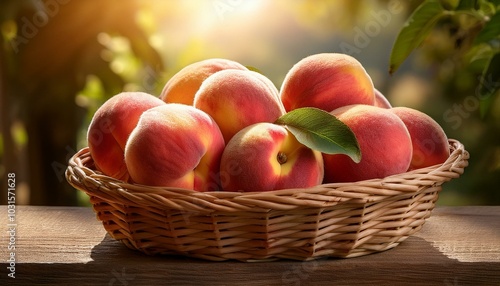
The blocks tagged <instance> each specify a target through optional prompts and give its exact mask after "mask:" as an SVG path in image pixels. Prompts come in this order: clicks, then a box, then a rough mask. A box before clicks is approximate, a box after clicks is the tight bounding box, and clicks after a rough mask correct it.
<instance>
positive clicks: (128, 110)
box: [87, 92, 165, 181]
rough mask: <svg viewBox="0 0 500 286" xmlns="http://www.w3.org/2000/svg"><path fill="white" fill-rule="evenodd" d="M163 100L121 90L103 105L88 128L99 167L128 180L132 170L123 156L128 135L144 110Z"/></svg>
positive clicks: (89, 138)
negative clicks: (128, 168)
mask: <svg viewBox="0 0 500 286" xmlns="http://www.w3.org/2000/svg"><path fill="white" fill-rule="evenodd" d="M164 104H165V103H164V102H163V101H162V100H160V99H159V98H157V97H155V96H153V95H150V94H147V93H142V92H122V93H119V94H117V95H115V96H113V97H111V98H110V99H108V100H107V101H106V102H105V103H104V104H103V105H101V106H100V107H99V109H97V111H96V112H95V114H94V116H93V117H92V121H91V122H90V126H89V128H88V131H87V143H88V146H89V150H90V154H91V156H92V159H93V160H94V163H95V165H96V167H97V169H98V170H100V171H101V172H103V173H104V174H105V175H108V176H110V177H113V178H116V179H119V180H123V181H127V180H128V179H129V174H128V171H127V167H126V165H125V161H124V158H123V150H125V144H126V142H127V139H128V137H129V135H130V133H131V132H132V130H133V129H134V128H135V126H136V125H137V122H138V121H139V117H140V116H141V114H142V113H143V112H144V111H146V110H148V109H150V108H153V107H155V106H159V105H164Z"/></svg>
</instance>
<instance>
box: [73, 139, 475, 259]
mask: <svg viewBox="0 0 500 286" xmlns="http://www.w3.org/2000/svg"><path fill="white" fill-rule="evenodd" d="M449 143H450V150H451V154H450V157H449V158H448V159H447V160H446V162H444V163H443V164H441V165H436V166H432V167H428V168H423V169H418V170H414V171H411V172H407V173H403V174H398V175H394V176H389V177H386V178H384V179H375V180H366V181H359V182H355V183H335V184H323V185H319V186H316V187H312V188H307V189H287V190H276V191H271V192H247V193H239V192H206V193H202V192H196V191H192V190H185V189H176V188H166V187H150V186H142V185H135V184H129V183H125V182H122V181H119V180H116V179H113V178H110V177H108V176H105V175H103V174H101V173H100V172H98V171H96V170H95V166H94V164H93V161H92V158H91V156H90V153H89V150H88V148H83V149H81V150H80V151H79V152H78V153H77V154H75V155H74V156H73V158H71V160H70V162H69V166H68V168H67V170H66V179H67V180H68V182H69V183H70V184H71V185H73V186H74V187H75V188H77V189H79V190H81V191H84V192H85V193H87V194H88V195H89V196H90V201H91V203H92V205H93V208H94V211H95V212H96V214H97V217H98V219H99V220H101V221H102V223H103V226H104V228H105V229H106V231H107V232H108V233H109V234H110V235H111V236H112V237H113V238H114V239H116V240H119V241H121V242H123V243H124V244H125V245H126V246H128V247H129V248H132V249H137V250H139V251H142V252H144V253H147V254H173V255H184V256H190V257H197V258H202V259H207V260H214V261H221V260H227V259H237V260H243V261H250V260H265V259H278V258H287V259H294V260H310V259H315V258H319V257H342V258H348V257H355V256H361V255H366V254H370V253H374V252H379V251H384V250H387V249H390V248H393V247H395V246H397V245H398V244H399V243H401V242H402V241H404V240H405V239H406V238H407V237H408V236H410V235H412V234H414V233H415V232H417V231H418V230H420V229H421V228H422V226H423V224H424V222H425V220H426V219H427V218H428V217H429V216H430V215H431V211H432V210H433V208H434V206H435V202H436V200H437V199H438V194H439V192H440V190H441V185H442V184H443V183H444V182H446V181H449V180H451V179H453V178H458V177H459V176H460V175H461V174H462V173H463V171H464V168H465V167H466V166H467V164H468V161H467V160H468V158H469V154H468V152H467V151H466V150H465V149H464V146H463V145H462V144H461V143H460V142H458V141H456V140H453V139H450V140H449Z"/></svg>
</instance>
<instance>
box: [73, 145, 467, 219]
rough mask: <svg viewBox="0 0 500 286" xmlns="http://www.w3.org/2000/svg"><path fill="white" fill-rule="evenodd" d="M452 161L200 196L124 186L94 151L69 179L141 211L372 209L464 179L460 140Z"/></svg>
mask: <svg viewBox="0 0 500 286" xmlns="http://www.w3.org/2000/svg"><path fill="white" fill-rule="evenodd" d="M449 146H450V156H449V157H448V159H447V160H446V161H445V162H443V163H442V164H438V165H434V166H430V167H427V168H422V169H416V170H412V171H409V172H405V173H401V174H396V175H392V176H388V177H385V178H382V179H372V180H364V181H357V182H352V183H330V184H321V185H317V186H314V187H310V188H295V189H282V190H274V191H266V192H255V191H254V192H228V191H214V192H198V191H195V190H189V189H181V188H171V187H155V186H145V185H140V184H132V183H128V182H123V181H120V180H117V179H114V178H111V177H109V176H106V175H104V174H102V173H100V172H99V171H97V170H95V168H94V166H93V160H92V158H91V156H90V152H89V149H88V147H84V148H82V149H81V150H80V151H78V152H77V153H76V154H75V155H74V156H73V157H72V158H71V159H70V160H69V164H68V168H67V169H66V179H67V181H68V182H69V183H70V184H71V185H72V186H73V187H75V188H77V189H79V190H81V191H84V192H85V193H87V194H88V195H89V196H90V197H93V196H95V197H99V198H100V199H102V200H105V201H109V202H111V203H122V204H124V205H136V206H141V205H142V206H146V207H147V206H158V205H160V206H161V205H163V206H165V207H168V208H172V209H179V210H187V211H194V212H213V211H250V210H251V211H267V210H269V209H275V210H290V209H294V208H299V207H320V208H323V207H329V206H332V205H337V204H339V203H369V202H376V201H380V200H384V199H387V198H390V197H393V196H397V195H402V194H408V193H411V192H414V193H417V192H418V191H419V190H420V189H422V187H425V186H436V185H441V184H442V183H444V182H446V181H449V180H451V179H453V178H457V177H459V176H460V175H461V174H462V173H463V169H464V168H465V167H466V166H467V165H468V161H467V160H468V159H469V153H468V152H467V151H466V150H465V148H464V145H463V144H462V143H460V142H459V141H458V140H455V139H449Z"/></svg>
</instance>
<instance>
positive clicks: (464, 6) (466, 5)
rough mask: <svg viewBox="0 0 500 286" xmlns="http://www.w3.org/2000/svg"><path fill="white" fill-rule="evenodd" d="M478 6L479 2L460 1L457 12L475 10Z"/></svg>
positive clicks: (474, 0)
mask: <svg viewBox="0 0 500 286" xmlns="http://www.w3.org/2000/svg"><path fill="white" fill-rule="evenodd" d="M478 6H479V5H478V4H477V0H460V1H459V3H458V5H457V6H456V7H455V10H475V9H476V8H477V7H478Z"/></svg>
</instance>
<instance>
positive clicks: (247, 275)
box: [0, 206, 500, 285]
mask: <svg viewBox="0 0 500 286" xmlns="http://www.w3.org/2000/svg"><path fill="white" fill-rule="evenodd" d="M0 223H1V226H2V229H4V230H5V231H2V240H1V248H0V256H1V260H0V264H1V269H2V270H1V271H0V273H1V277H0V285H30V284H36V285H154V284H160V285H402V284H411V285H500V206H488V207H486V206H484V207H472V206H471V207H438V208H436V209H435V210H434V211H433V214H432V216H431V218H430V219H429V220H428V221H427V222H426V224H425V225H424V227H423V229H422V230H421V231H420V232H418V233H417V234H416V235H414V236H412V237H410V238H408V239H407V240H406V241H404V242H403V243H402V244H401V245H399V246H397V247H396V248H394V249H392V250H388V251H385V252H381V253H377V254H372V255H368V256H363V257H357V258H349V259H331V258H330V259H319V260H316V261H309V262H300V261H288V260H280V261H269V262H256V263H243V262H237V261H226V262H210V261H204V260H198V259H191V258H185V257H173V256H162V257H160V256H154V257H152V256H146V255H144V254H142V253H139V252H137V251H133V250H129V249H128V248H126V247H125V246H124V245H122V244H121V243H120V242H117V241H114V240H113V239H111V238H110V237H109V236H108V235H107V234H106V231H105V230H104V228H103V227H102V225H101V224H100V222H99V221H97V220H96V217H95V214H94V213H93V211H92V209H90V208H81V207H80V208H78V207H36V206H18V207H17V212H16V223H17V226H16V259H17V261H16V278H15V279H12V278H9V277H8V276H7V273H8V270H7V266H8V263H7V259H8V257H9V252H10V251H9V250H8V249H7V245H6V243H7V241H8V236H7V235H8V233H7V224H8V222H7V207H6V206H0Z"/></svg>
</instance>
